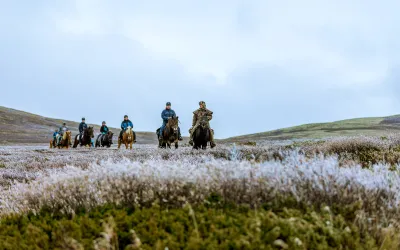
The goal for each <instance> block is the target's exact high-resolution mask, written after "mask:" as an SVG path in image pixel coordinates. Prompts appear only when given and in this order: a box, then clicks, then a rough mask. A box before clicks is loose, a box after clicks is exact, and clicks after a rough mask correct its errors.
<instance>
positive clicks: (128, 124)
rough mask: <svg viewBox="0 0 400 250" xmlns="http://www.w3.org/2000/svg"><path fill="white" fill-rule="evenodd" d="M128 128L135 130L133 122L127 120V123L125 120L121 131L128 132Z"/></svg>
mask: <svg viewBox="0 0 400 250" xmlns="http://www.w3.org/2000/svg"><path fill="white" fill-rule="evenodd" d="M128 127H131V128H133V124H132V122H131V121H130V120H127V121H125V120H124V121H123V122H122V123H121V129H123V130H126V129H127V128H128Z"/></svg>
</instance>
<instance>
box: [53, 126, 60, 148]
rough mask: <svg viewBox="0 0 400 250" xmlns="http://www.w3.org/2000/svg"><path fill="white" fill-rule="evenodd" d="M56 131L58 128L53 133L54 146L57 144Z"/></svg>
mask: <svg viewBox="0 0 400 250" xmlns="http://www.w3.org/2000/svg"><path fill="white" fill-rule="evenodd" d="M58 131H59V129H56V130H55V131H54V133H53V145H54V146H56V145H57V143H58V142H57V136H58Z"/></svg>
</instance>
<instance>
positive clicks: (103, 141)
mask: <svg viewBox="0 0 400 250" xmlns="http://www.w3.org/2000/svg"><path fill="white" fill-rule="evenodd" d="M113 135H114V133H113V132H111V131H108V132H107V134H104V135H103V134H101V135H99V136H98V137H97V140H96V144H95V145H96V148H97V147H107V148H109V147H111V144H112V138H113Z"/></svg>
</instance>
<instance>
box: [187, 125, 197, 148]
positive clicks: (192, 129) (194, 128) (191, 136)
mask: <svg viewBox="0 0 400 250" xmlns="http://www.w3.org/2000/svg"><path fill="white" fill-rule="evenodd" d="M197 126H198V125H197V124H196V125H194V127H192V128H191V129H189V133H190V140H189V144H190V145H191V146H193V134H194V131H195V130H196V128H197Z"/></svg>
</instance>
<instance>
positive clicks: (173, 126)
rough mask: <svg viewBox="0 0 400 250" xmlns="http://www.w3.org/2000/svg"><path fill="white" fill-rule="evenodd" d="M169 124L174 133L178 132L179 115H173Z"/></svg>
mask: <svg viewBox="0 0 400 250" xmlns="http://www.w3.org/2000/svg"><path fill="white" fill-rule="evenodd" d="M167 126H168V127H169V128H170V129H171V130H172V132H173V134H174V135H177V134H178V129H179V116H173V117H171V119H169V120H168V123H167Z"/></svg>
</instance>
